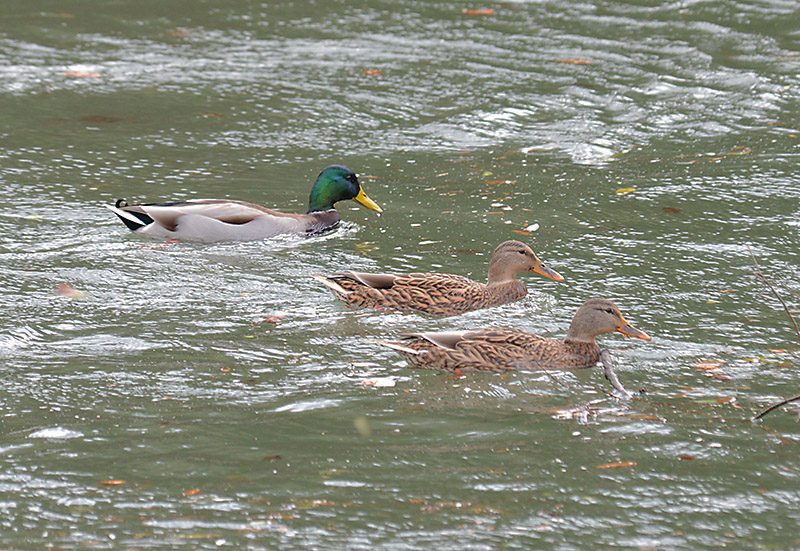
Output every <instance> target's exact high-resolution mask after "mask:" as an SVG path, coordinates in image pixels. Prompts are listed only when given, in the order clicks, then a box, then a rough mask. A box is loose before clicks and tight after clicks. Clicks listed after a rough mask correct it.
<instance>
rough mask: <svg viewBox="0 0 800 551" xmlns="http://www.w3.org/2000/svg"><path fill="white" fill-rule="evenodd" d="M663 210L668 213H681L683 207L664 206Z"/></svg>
mask: <svg viewBox="0 0 800 551" xmlns="http://www.w3.org/2000/svg"><path fill="white" fill-rule="evenodd" d="M661 210H663V211H664V212H666V213H667V214H680V213H681V209H676V208H675V207H662V208H661Z"/></svg>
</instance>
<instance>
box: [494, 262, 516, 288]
mask: <svg viewBox="0 0 800 551" xmlns="http://www.w3.org/2000/svg"><path fill="white" fill-rule="evenodd" d="M516 275H517V274H516V273H514V272H512V271H511V270H509V269H508V266H504V265H503V264H501V263H500V262H496V261H495V259H494V258H492V261H491V262H489V281H488V282H487V283H486V285H487V286H489V287H492V286H494V285H499V284H501V283H509V282H511V281H517V280H516V278H515V276H516Z"/></svg>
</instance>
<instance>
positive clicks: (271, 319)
mask: <svg viewBox="0 0 800 551" xmlns="http://www.w3.org/2000/svg"><path fill="white" fill-rule="evenodd" d="M285 316H286V314H276V315H274V316H267V317H266V318H264V319H262V320H261V323H271V324H273V325H276V324H277V323H278V322H280V321H281V320H282V319H283V318H284V317H285Z"/></svg>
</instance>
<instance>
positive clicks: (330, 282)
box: [313, 241, 564, 316]
mask: <svg viewBox="0 0 800 551" xmlns="http://www.w3.org/2000/svg"><path fill="white" fill-rule="evenodd" d="M526 271H530V272H535V273H537V274H540V275H543V276H545V277H549V278H550V279H554V280H556V281H563V279H564V278H563V277H561V276H560V275H559V274H558V273H557V272H555V271H554V270H551V269H550V268H548V267H547V266H545V265H544V264H542V262H541V261H540V260H539V259H538V258H537V257H536V254H534V252H533V251H532V250H531V248H530V247H528V246H527V245H525V244H524V243H520V242H519V241H506V242H504V243H501V244H500V245H499V246H498V247H497V248H496V249H495V251H494V253H493V254H492V259H491V261H490V262H489V280H488V282H487V283H485V284H484V283H480V282H477V281H473V280H471V279H469V278H467V277H463V276H459V275H453V274H439V273H411V274H367V273H361V272H344V273H340V274H335V275H332V276H324V275H320V274H314V275H313V277H314V278H316V279H318V280H319V281H321V282H322V283H323V284H324V285H325V286H327V287H328V288H330V289H331V290H332V291H333V292H334V294H335V295H336V296H337V298H339V299H341V300H343V301H345V302H347V303H348V304H353V305H355V306H360V307H363V308H384V309H389V310H417V311H420V312H424V313H426V314H433V315H439V316H450V315H454V314H461V313H464V312H469V311H472V310H478V309H480V308H487V307H489V306H497V305H500V304H505V303H507V302H512V301H515V300H519V299H521V298H522V297H524V296H525V295H526V294H527V293H528V291H527V289H525V285H524V284H523V283H522V282H521V281H519V280H517V279H516V276H517V274H520V273H522V272H526Z"/></svg>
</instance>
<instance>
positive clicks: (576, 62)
mask: <svg viewBox="0 0 800 551" xmlns="http://www.w3.org/2000/svg"><path fill="white" fill-rule="evenodd" d="M553 63H568V64H571V65H591V64H592V63H594V62H593V61H591V60H589V59H554V60H553Z"/></svg>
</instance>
